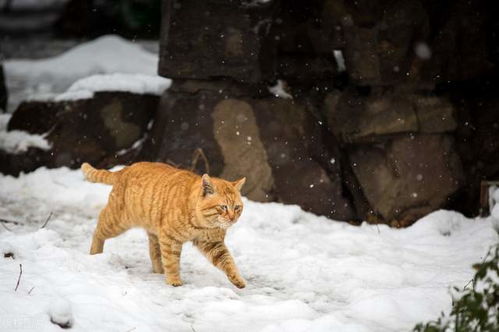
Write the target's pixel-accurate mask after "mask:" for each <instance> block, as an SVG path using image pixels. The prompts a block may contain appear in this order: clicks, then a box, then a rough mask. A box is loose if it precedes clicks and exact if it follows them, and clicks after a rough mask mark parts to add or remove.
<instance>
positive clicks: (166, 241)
mask: <svg viewBox="0 0 499 332" xmlns="http://www.w3.org/2000/svg"><path fill="white" fill-rule="evenodd" d="M159 245H160V250H161V261H162V263H163V269H164V271H165V277H166V283H167V284H169V285H172V286H175V287H177V286H182V279H180V254H181V252H182V242H180V241H178V240H176V239H175V238H174V237H172V236H170V235H168V234H165V233H163V234H161V235H160V236H159Z"/></svg>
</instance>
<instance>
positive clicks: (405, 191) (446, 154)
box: [349, 135, 463, 226]
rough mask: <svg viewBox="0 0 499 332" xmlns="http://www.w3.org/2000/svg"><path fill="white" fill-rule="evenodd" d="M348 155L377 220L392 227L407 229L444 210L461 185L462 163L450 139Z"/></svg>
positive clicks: (399, 141)
mask: <svg viewBox="0 0 499 332" xmlns="http://www.w3.org/2000/svg"><path fill="white" fill-rule="evenodd" d="M349 150H350V151H349V157H350V160H351V163H352V169H353V171H354V173H355V175H356V177H357V179H358V181H359V183H360V185H361V187H362V190H363V192H364V194H365V196H366V198H367V200H368V201H369V203H370V206H371V207H372V209H373V212H374V214H376V215H378V216H379V217H380V218H381V221H383V222H387V223H390V224H391V225H393V226H407V225H409V224H411V223H413V222H414V221H416V220H417V219H419V218H420V217H422V216H424V215H425V214H427V213H430V212H432V211H434V210H436V209H438V208H441V207H443V206H445V204H446V203H447V200H448V198H449V197H450V196H451V195H452V194H453V193H454V192H455V191H456V190H457V189H458V188H459V187H460V185H462V181H463V170H462V166H461V161H460V159H459V157H458V155H457V154H456V152H455V151H454V143H453V139H452V137H450V136H447V135H412V136H406V137H400V138H396V139H394V140H392V141H389V142H387V143H386V144H385V145H382V146H365V145H361V146H355V147H352V148H350V149H349Z"/></svg>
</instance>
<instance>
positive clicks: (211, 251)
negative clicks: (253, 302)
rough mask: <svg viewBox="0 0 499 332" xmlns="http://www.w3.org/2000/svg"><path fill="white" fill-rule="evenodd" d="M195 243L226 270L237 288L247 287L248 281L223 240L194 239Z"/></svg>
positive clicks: (212, 260) (218, 265) (209, 258)
mask: <svg viewBox="0 0 499 332" xmlns="http://www.w3.org/2000/svg"><path fill="white" fill-rule="evenodd" d="M194 245H195V246H196V247H198V249H199V250H200V251H201V252H202V253H203V254H204V255H205V256H206V257H207V258H208V260H209V261H210V262H211V263H212V264H213V265H215V266H216V267H218V268H219V269H220V270H222V271H224V272H225V274H226V275H227V278H228V279H229V280H230V282H232V283H233V284H234V285H235V286H236V287H237V288H244V287H246V281H244V279H243V277H241V275H240V274H239V270H238V269H237V266H236V264H235V263H234V259H233V258H232V256H231V254H230V252H229V249H227V247H226V246H225V243H223V241H215V242H210V241H194Z"/></svg>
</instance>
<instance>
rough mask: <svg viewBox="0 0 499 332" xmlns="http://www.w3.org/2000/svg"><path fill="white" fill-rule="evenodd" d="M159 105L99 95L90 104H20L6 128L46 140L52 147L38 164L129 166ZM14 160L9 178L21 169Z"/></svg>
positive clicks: (153, 99)
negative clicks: (40, 136)
mask: <svg viewBox="0 0 499 332" xmlns="http://www.w3.org/2000/svg"><path fill="white" fill-rule="evenodd" d="M158 100H159V97H157V96H151V95H135V94H130V93H125V92H97V93H95V95H94V97H93V98H91V99H82V100H76V101H61V102H34V101H33V102H24V103H22V104H21V105H20V106H19V108H18V109H17V110H16V112H15V113H14V114H13V116H12V118H11V120H10V122H9V125H8V129H9V130H14V129H17V130H24V131H27V132H30V133H34V134H46V135H47V136H46V138H47V140H48V141H49V142H50V143H51V145H52V148H51V149H50V150H48V151H44V152H43V153H42V154H43V156H42V157H37V158H39V159H40V161H41V163H40V164H39V165H42V164H43V165H45V166H48V167H61V166H68V167H72V168H77V167H79V166H80V165H81V163H82V162H84V161H86V162H90V163H92V164H94V165H96V166H98V167H111V166H113V165H116V164H120V163H129V162H130V161H133V158H134V157H135V156H136V154H137V153H135V152H136V151H134V150H136V149H137V148H138V147H137V146H134V144H135V143H136V142H137V141H140V140H141V139H144V138H145V135H146V132H147V127H148V124H149V123H150V121H151V120H152V119H153V116H154V114H155V112H156V108H157V105H158ZM139 146H140V144H139ZM13 158H14V157H13ZM16 158H17V159H19V157H15V158H14V159H13V161H12V162H10V165H12V167H13V169H11V170H10V173H15V172H17V171H19V169H17V167H21V168H22V167H23V165H22V163H16V162H15V160H17V159H16ZM42 162H43V163H42ZM28 164H29V163H28ZM28 164H26V165H28ZM20 170H24V169H20Z"/></svg>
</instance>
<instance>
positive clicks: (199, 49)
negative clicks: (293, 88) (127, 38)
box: [159, 0, 274, 83]
mask: <svg viewBox="0 0 499 332" xmlns="http://www.w3.org/2000/svg"><path fill="white" fill-rule="evenodd" d="M163 7H164V8H163V13H164V14H165V16H164V17H163V24H162V34H161V36H162V41H161V47H160V62H159V73H160V75H162V76H165V77H169V78H179V79H213V78H218V77H222V76H226V77H232V78H234V79H236V80H239V81H241V82H249V83H256V82H258V81H260V80H262V79H264V78H266V77H267V74H266V63H265V62H266V61H268V60H269V58H271V54H265V52H267V51H268V50H269V49H268V48H266V47H265V46H266V43H267V42H268V40H267V39H266V38H265V36H266V35H267V34H268V30H269V27H270V23H271V16H272V12H273V7H274V6H273V4H272V2H269V3H268V4H261V5H254V6H253V5H250V4H249V1H248V4H246V3H245V1H242V2H239V1H216V0H208V1H196V0H185V1H178V0H168V1H165V2H164V6H163Z"/></svg>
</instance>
